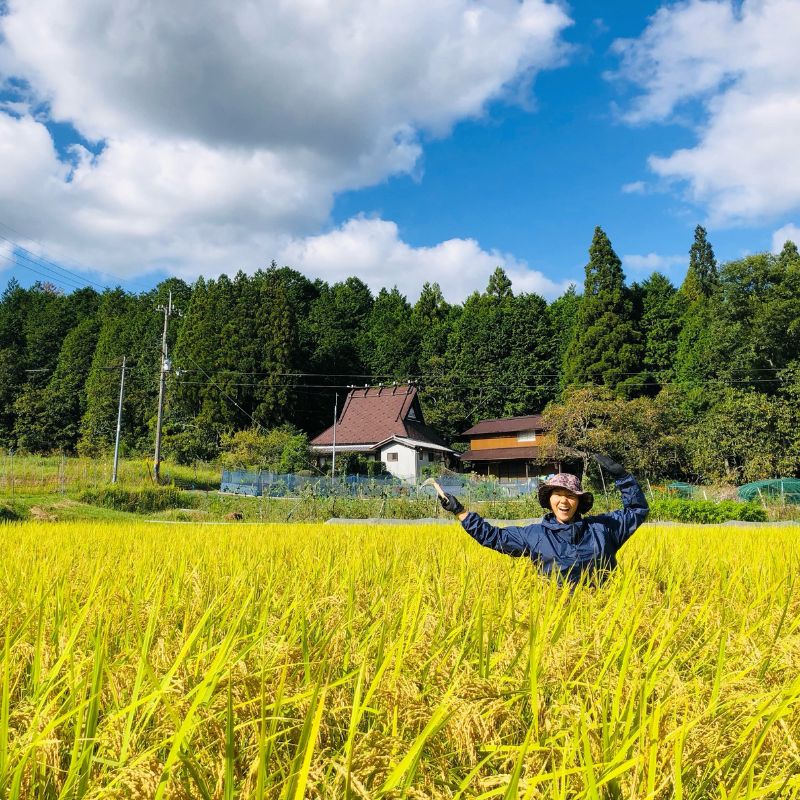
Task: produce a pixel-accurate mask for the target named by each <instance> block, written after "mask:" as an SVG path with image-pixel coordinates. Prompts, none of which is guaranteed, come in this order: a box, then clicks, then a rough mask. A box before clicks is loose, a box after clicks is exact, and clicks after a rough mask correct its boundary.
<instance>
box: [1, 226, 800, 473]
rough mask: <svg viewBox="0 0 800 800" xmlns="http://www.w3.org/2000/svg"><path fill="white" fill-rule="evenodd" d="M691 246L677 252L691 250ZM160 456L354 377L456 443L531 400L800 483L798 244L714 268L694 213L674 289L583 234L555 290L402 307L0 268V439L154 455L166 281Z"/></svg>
mask: <svg viewBox="0 0 800 800" xmlns="http://www.w3.org/2000/svg"><path fill="white" fill-rule="evenodd" d="M687 244H689V243H688V242H687ZM170 293H171V296H172V302H173V305H174V306H175V308H176V309H177V310H178V311H179V312H180V313H176V314H174V315H172V316H171V317H170V319H169V335H168V344H169V361H168V367H169V369H168V372H167V384H166V406H165V415H164V428H163V431H164V437H163V452H164V455H165V456H167V457H170V458H172V459H174V460H176V461H178V462H182V463H190V462H192V461H193V460H197V459H202V460H214V459H216V458H218V457H219V455H220V453H221V450H222V449H224V447H225V446H226V442H230V440H231V435H232V434H233V433H235V432H237V431H244V430H248V429H257V430H261V431H272V430H275V429H281V430H285V431H291V432H294V433H301V434H306V435H308V436H314V435H316V434H317V433H319V432H320V431H321V430H322V429H324V428H326V427H327V426H328V425H330V424H331V423H332V421H333V413H334V402H335V400H336V399H337V398H336V396H337V395H338V404H339V407H341V402H342V400H343V399H344V397H345V395H346V393H347V391H348V387H350V386H354V385H355V386H363V385H365V384H369V385H377V384H379V383H383V384H389V385H390V384H392V383H394V382H398V383H406V382H407V381H413V382H414V383H416V384H417V385H418V386H419V389H420V399H421V402H422V406H423V411H424V413H425V417H426V421H427V423H428V424H429V425H431V426H432V427H434V428H435V429H436V430H438V431H439V432H440V433H441V434H442V435H443V436H444V437H445V438H447V439H448V440H449V441H451V442H453V443H454V446H455V447H456V448H458V447H459V445H460V442H459V436H460V434H461V432H462V431H464V430H465V429H467V428H468V427H469V426H471V425H472V424H474V423H475V422H477V421H478V420H480V419H486V418H489V417H499V416H513V415H523V414H534V413H540V412H543V411H544V412H545V413H546V415H547V417H548V419H549V421H550V424H551V425H552V426H553V428H554V430H555V431H556V433H557V435H558V439H559V442H561V443H563V444H565V445H569V446H572V447H578V448H582V449H594V450H600V449H602V450H604V451H605V452H609V453H610V454H612V455H614V456H616V457H617V458H619V459H621V460H623V463H625V464H626V466H628V467H629V468H630V469H632V470H636V471H638V472H640V473H641V474H643V475H647V476H648V477H651V478H653V479H655V478H680V479H690V480H693V481H697V482H730V483H734V482H742V481H747V480H757V479H761V478H770V477H778V476H783V477H788V476H797V475H800V254H798V249H797V247H796V246H795V244H794V243H792V242H786V244H785V245H784V247H783V250H782V251H781V252H780V254H778V255H775V254H771V253H758V254H755V255H748V256H746V257H744V258H741V259H739V260H735V261H730V262H726V263H722V264H718V263H717V260H716V258H715V255H714V252H713V248H712V245H711V243H710V242H709V241H708V237H707V233H706V231H705V230H704V229H703V228H702V227H700V226H698V227H697V228H696V230H695V235H694V242H693V243H691V246H690V248H689V252H688V256H687V270H686V274H685V278H684V280H683V282H682V284H681V285H680V286H675V285H673V284H672V283H671V282H670V280H668V279H667V278H666V277H665V276H664V275H662V274H660V273H659V272H654V273H653V274H652V275H650V276H649V277H648V278H647V279H646V280H643V281H641V282H630V283H629V282H628V281H627V280H626V276H625V274H624V272H623V269H622V263H621V261H620V259H619V257H618V256H617V254H616V253H615V252H614V249H613V246H612V243H611V241H610V240H609V238H608V236H607V235H606V233H605V232H604V231H603V230H602V229H601V228H599V227H598V228H596V229H595V231H594V235H593V238H592V241H591V246H590V248H589V260H588V262H587V264H586V270H585V281H584V285H583V287H572V288H571V289H570V290H568V291H567V292H566V293H565V294H563V295H562V296H561V297H559V298H557V299H556V300H554V301H553V302H551V303H549V304H548V302H547V301H545V299H544V298H542V297H540V296H538V295H536V294H526V293H519V294H515V293H514V291H513V288H512V284H511V282H510V280H509V279H508V277H507V275H506V274H505V273H504V272H503V270H502V269H501V268H499V267H498V268H497V269H496V270H495V272H494V273H493V274H492V275H491V276H490V277H489V280H488V285H487V286H486V289H485V290H484V291H483V292H480V293H479V292H475V293H473V294H472V295H470V296H469V297H468V298H467V299H466V300H465V301H464V302H463V303H460V304H450V303H448V302H447V301H446V300H445V298H444V295H443V292H442V289H441V287H440V286H439V285H437V284H436V283H426V284H425V285H424V286H423V287H422V290H421V293H420V296H419V298H418V299H417V301H416V302H415V303H414V304H413V305H412V304H410V303H409V302H408V300H407V299H406V298H405V297H404V296H403V295H402V294H401V293H400V292H398V290H397V289H396V288H395V289H381V290H380V292H378V293H377V295H376V296H373V294H372V292H371V291H370V289H369V288H368V287H367V286H366V284H364V283H363V282H362V281H361V280H360V279H359V278H357V277H350V278H347V279H346V280H344V281H342V282H339V283H334V284H332V285H329V284H328V283H326V282H324V281H322V280H313V281H312V280H309V279H308V278H306V277H305V276H304V275H302V274H301V273H300V272H298V271H297V270H295V269H292V268H290V267H287V266H283V267H279V266H278V265H277V264H275V263H274V262H273V263H272V265H271V266H270V267H268V268H266V269H263V270H259V271H257V272H255V273H254V274H251V275H247V274H245V273H243V272H238V273H237V274H236V275H235V276H234V277H233V278H230V277H228V276H226V275H221V276H220V277H218V278H214V279H204V278H202V277H201V278H198V279H197V280H196V281H195V282H194V284H192V285H189V284H187V283H186V282H184V281H182V280H180V279H177V278H170V279H168V280H165V281H163V282H162V283H160V284H159V285H158V286H157V287H155V288H154V289H152V290H151V291H148V292H143V293H139V294H135V293H129V292H125V291H123V290H122V289H119V288H116V289H113V290H105V291H96V290H95V289H93V288H83V289H79V290H76V291H73V292H71V293H68V294H67V293H64V292H63V291H61V290H59V289H58V288H57V287H55V286H53V285H52V284H49V283H37V284H34V285H33V286H31V287H29V288H23V287H22V286H20V284H19V283H18V282H16V281H15V280H12V281H10V282H9V284H8V286H7V287H6V289H5V291H4V292H3V294H2V298H0V447H3V448H6V449H13V450H15V451H21V452H29V453H49V452H59V451H60V452H64V453H67V454H72V453H79V454H81V455H99V454H103V453H106V452H108V451H109V449H111V448H113V445H114V436H115V431H116V419H117V403H118V397H119V384H120V373H121V366H122V360H123V357H125V359H126V377H125V400H124V408H123V427H122V430H123V436H122V446H123V451H124V452H125V453H126V454H128V455H135V454H143V455H144V454H146V453H149V452H152V446H153V438H154V428H155V420H156V411H157V399H158V390H159V370H160V362H161V337H162V330H163V326H164V314H163V312H162V311H159V310H158V308H159V306H161V307H163V306H164V305H166V303H167V300H168V297H169V294H170Z"/></svg>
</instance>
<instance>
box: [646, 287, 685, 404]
mask: <svg viewBox="0 0 800 800" xmlns="http://www.w3.org/2000/svg"><path fill="white" fill-rule="evenodd" d="M641 298H642V314H641V322H640V331H641V334H642V337H643V340H644V358H643V365H644V368H645V370H646V371H647V373H648V374H649V375H650V376H651V378H652V380H653V381H655V382H656V383H658V384H664V383H668V382H670V381H671V380H673V378H674V361H675V352H676V350H677V347H678V336H679V335H680V329H681V319H682V317H683V310H684V308H683V306H684V300H683V296H681V295H679V294H678V292H677V291H676V289H675V287H674V286H673V285H672V283H671V282H670V281H669V279H668V278H666V277H665V276H664V275H662V274H661V273H660V272H654V273H653V274H652V275H651V276H650V277H649V278H647V280H645V281H644V282H643V283H642V285H641ZM655 393H656V392H655V391H654V392H652V394H655Z"/></svg>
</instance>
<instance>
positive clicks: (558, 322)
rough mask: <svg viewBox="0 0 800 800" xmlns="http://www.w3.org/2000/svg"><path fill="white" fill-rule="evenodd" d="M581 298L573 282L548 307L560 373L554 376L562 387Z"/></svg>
mask: <svg viewBox="0 0 800 800" xmlns="http://www.w3.org/2000/svg"><path fill="white" fill-rule="evenodd" d="M581 300H582V298H581V296H580V295H579V294H578V292H577V290H576V288H575V284H571V285H570V287H569V289H567V291H566V292H564V294H562V295H561V297H559V298H557V299H556V300H554V301H553V302H552V303H551V304H550V305H549V306H548V308H547V314H548V316H549V317H550V325H551V327H552V330H553V360H554V362H555V364H556V367H557V369H558V373H559V374H558V377H555V376H554V377H553V382H554V383H557V384H558V385H559V387H561V388H563V373H562V372H561V368H562V365H563V363H564V356H565V354H566V352H567V348H568V347H569V343H570V342H571V341H572V339H573V337H574V335H575V327H576V325H577V324H578V314H579V312H580V307H581Z"/></svg>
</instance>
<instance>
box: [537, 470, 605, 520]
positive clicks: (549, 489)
mask: <svg viewBox="0 0 800 800" xmlns="http://www.w3.org/2000/svg"><path fill="white" fill-rule="evenodd" d="M554 489H566V490H567V491H568V492H572V494H574V495H575V496H576V497H577V498H578V511H579V513H581V514H585V513H586V512H587V511H589V509H590V508H591V507H592V506H593V505H594V495H593V494H592V493H591V492H584V491H583V487H582V486H581V482H580V480H579V479H578V476H577V475H571V474H570V473H569V472H561V473H559V474H558V475H553V477H552V478H550V480H548V481H545V482H544V483H543V484H542V485H541V486H540V487H539V503H540V504H541V506H542V508H546V509H547V510H548V511H550V510H551V509H550V495H551V494H552V493H553V490H554Z"/></svg>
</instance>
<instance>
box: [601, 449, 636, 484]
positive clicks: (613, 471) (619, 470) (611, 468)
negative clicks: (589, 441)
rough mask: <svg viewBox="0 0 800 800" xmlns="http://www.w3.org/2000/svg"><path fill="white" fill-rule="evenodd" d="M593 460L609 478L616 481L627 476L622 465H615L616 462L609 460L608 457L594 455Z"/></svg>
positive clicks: (626, 471)
mask: <svg viewBox="0 0 800 800" xmlns="http://www.w3.org/2000/svg"><path fill="white" fill-rule="evenodd" d="M594 460H595V461H596V462H597V463H598V464H599V465H600V466H601V467H602V468H603V469H604V470H605V471H606V472H607V473H608V474H609V475H611V477H612V478H613V479H614V480H615V481H616V480H619V479H620V478H623V477H624V476H625V475H627V474H628V470H626V469H625V467H623V466H622V464H617V462H616V461H614V460H613V459H611V458H609V457H608V456H601V455H599V454H598V453H595V454H594Z"/></svg>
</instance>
